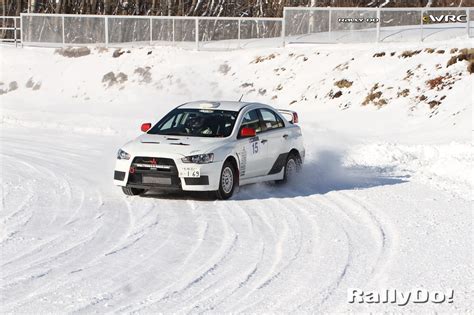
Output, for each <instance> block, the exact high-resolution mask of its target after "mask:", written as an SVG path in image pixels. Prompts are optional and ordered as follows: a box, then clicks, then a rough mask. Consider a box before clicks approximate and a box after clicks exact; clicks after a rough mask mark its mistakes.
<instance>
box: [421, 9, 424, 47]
mask: <svg viewBox="0 0 474 315" xmlns="http://www.w3.org/2000/svg"><path fill="white" fill-rule="evenodd" d="M423 11H424V10H423V9H421V23H420V33H421V41H423V18H424V16H423Z"/></svg>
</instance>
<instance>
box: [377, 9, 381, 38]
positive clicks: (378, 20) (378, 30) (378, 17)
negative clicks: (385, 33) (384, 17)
mask: <svg viewBox="0 0 474 315" xmlns="http://www.w3.org/2000/svg"><path fill="white" fill-rule="evenodd" d="M378 42H380V8H378V9H377V43H378Z"/></svg>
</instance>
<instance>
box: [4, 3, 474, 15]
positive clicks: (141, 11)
mask: <svg viewBox="0 0 474 315" xmlns="http://www.w3.org/2000/svg"><path fill="white" fill-rule="evenodd" d="M0 6H1V10H2V11H1V12H0V15H19V14H20V13H22V12H34V13H66V14H108V15H161V16H167V15H178V16H239V17H242V16H244V17H245V16H248V17H281V16H282V14H283V8H284V7H298V6H302V7H308V6H313V7H327V6H331V7H379V6H384V7H426V6H430V7H472V6H474V0H388V1H386V0H175V1H172V0H0Z"/></svg>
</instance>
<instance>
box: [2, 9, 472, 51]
mask: <svg viewBox="0 0 474 315" xmlns="http://www.w3.org/2000/svg"><path fill="white" fill-rule="evenodd" d="M473 9H474V8H470V7H468V8H459V7H448V8H434V7H433V8H313V7H286V8H284V11H283V18H240V17H186V16H184V17H183V16H117V15H76V14H42V13H24V14H21V16H20V17H1V18H2V19H3V20H2V21H10V22H8V23H6V24H5V23H3V24H2V25H1V26H2V27H1V28H0V31H2V32H4V34H2V36H1V38H0V41H10V42H14V43H15V44H17V43H19V42H21V43H22V44H23V45H30V46H53V47H64V46H90V45H98V46H108V47H114V46H116V47H119V46H120V47H121V46H127V45H140V46H143V45H173V46H179V47H186V48H195V49H198V50H199V49H208V50H220V49H225V50H227V49H238V48H244V47H262V46H271V47H275V46H281V45H285V44H287V43H290V44H298V43H310V44H314V43H347V42H397V41H398V42H402V41H425V40H439V39H446V38H453V37H457V36H462V35H465V34H466V33H467V34H468V36H469V37H474V10H473ZM20 30H21V31H20ZM18 32H20V36H18ZM7 35H9V36H7ZM20 38H21V40H20Z"/></svg>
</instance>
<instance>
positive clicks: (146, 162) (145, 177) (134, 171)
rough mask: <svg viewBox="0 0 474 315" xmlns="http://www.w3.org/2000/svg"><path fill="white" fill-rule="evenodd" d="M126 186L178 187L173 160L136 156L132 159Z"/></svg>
mask: <svg viewBox="0 0 474 315" xmlns="http://www.w3.org/2000/svg"><path fill="white" fill-rule="evenodd" d="M128 184H130V185H141V186H150V187H169V186H180V185H181V181H180V179H179V177H178V168H177V167H176V164H175V162H174V161H173V159H167V158H161V157H142V156H137V157H135V158H134V159H133V161H132V165H131V168H130V173H129V176H128Z"/></svg>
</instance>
